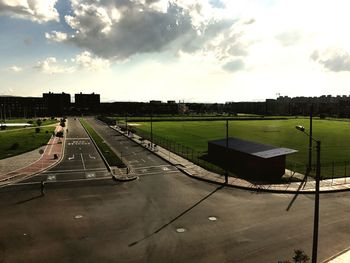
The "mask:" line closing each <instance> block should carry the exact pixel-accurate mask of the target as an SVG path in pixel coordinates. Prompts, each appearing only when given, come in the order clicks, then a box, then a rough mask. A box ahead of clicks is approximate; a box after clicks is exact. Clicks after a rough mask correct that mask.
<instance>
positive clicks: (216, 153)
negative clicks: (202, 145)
mask: <svg viewBox="0 0 350 263" xmlns="http://www.w3.org/2000/svg"><path fill="white" fill-rule="evenodd" d="M208 155H209V159H210V160H211V161H212V162H213V163H215V164H217V165H219V166H221V167H222V168H224V169H228V170H229V171H232V172H234V173H236V174H238V175H240V176H242V177H245V178H252V179H256V180H274V179H276V180H277V179H280V178H281V177H282V176H283V175H284V173H285V165H286V156H285V155H282V156H277V157H273V158H268V159H264V158H260V157H257V156H253V155H250V154H247V153H243V152H238V151H235V150H233V149H227V148H226V147H222V146H220V145H217V144H214V143H211V142H209V143H208Z"/></svg>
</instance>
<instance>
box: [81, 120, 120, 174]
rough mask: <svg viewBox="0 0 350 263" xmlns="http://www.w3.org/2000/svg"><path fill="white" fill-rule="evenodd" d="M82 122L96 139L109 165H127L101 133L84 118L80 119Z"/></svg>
mask: <svg viewBox="0 0 350 263" xmlns="http://www.w3.org/2000/svg"><path fill="white" fill-rule="evenodd" d="M79 120H80V123H81V124H82V125H83V126H84V128H85V129H86V130H87V132H88V133H89V134H90V136H91V137H92V139H93V140H94V141H95V143H96V145H97V147H98V148H99V149H100V151H101V153H102V154H103V156H104V158H105V159H106V161H107V163H108V164H109V166H118V167H125V165H124V163H123V162H122V161H121V160H120V159H119V157H118V156H117V155H116V154H115V153H114V152H113V150H112V149H111V148H110V147H109V146H108V145H107V144H106V143H105V142H104V141H103V139H102V138H101V137H100V135H98V134H97V132H95V130H94V129H93V128H92V127H91V126H90V125H89V124H88V123H87V121H86V120H84V119H79Z"/></svg>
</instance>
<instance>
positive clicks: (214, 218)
mask: <svg viewBox="0 0 350 263" xmlns="http://www.w3.org/2000/svg"><path fill="white" fill-rule="evenodd" d="M208 219H209V220H210V221H216V220H218V219H217V217H215V216H209V217H208Z"/></svg>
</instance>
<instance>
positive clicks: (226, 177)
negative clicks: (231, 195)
mask: <svg viewBox="0 0 350 263" xmlns="http://www.w3.org/2000/svg"><path fill="white" fill-rule="evenodd" d="M226 152H227V154H228V119H226ZM227 165H228V164H226V171H225V184H227V183H228V170H227V169H228V168H227Z"/></svg>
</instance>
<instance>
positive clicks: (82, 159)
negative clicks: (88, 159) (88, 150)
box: [80, 153, 86, 171]
mask: <svg viewBox="0 0 350 263" xmlns="http://www.w3.org/2000/svg"><path fill="white" fill-rule="evenodd" d="M80 156H81V161H82V163H83V167H84V171H85V170H86V167H85V163H84V158H83V154H82V153H81V154H80Z"/></svg>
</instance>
